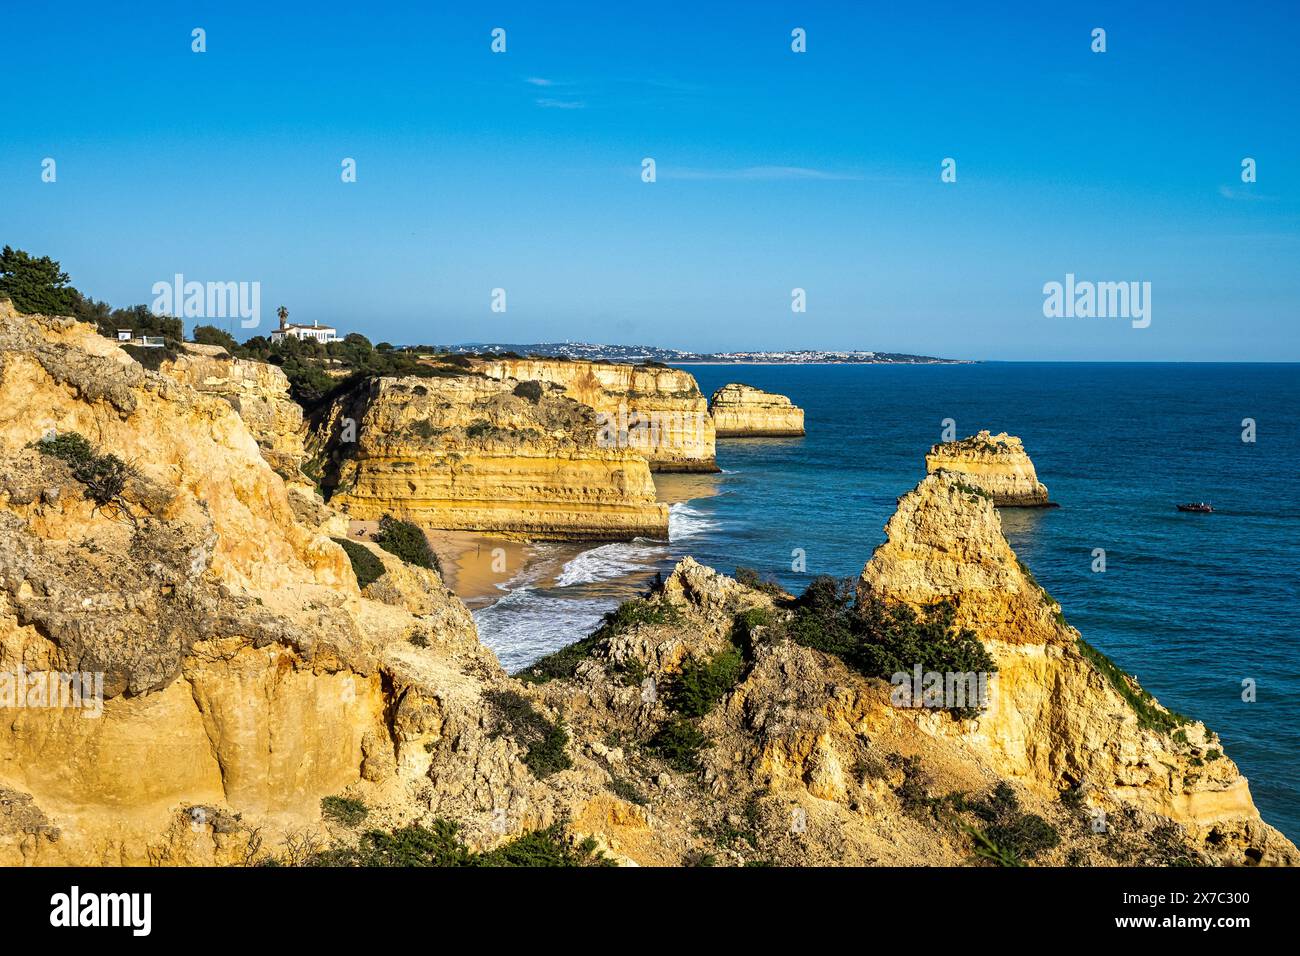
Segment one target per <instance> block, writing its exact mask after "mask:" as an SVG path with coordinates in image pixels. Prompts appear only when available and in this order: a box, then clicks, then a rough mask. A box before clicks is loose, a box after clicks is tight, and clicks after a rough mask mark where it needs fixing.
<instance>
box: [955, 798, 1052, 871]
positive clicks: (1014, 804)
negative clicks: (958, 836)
mask: <svg viewBox="0 0 1300 956" xmlns="http://www.w3.org/2000/svg"><path fill="white" fill-rule="evenodd" d="M968 809H970V811H971V812H972V813H973V814H974V815H975V816H976V817H978V818H979V819H980V820H982V821H983V822H984V824H985V826H984V828H983V829H982V830H976V829H974V828H967V832H968V833H970V834H971V835H972V837H974V839H975V854H976V855H977V856H980V857H982V858H984V859H987V860H990V861H991V862H994V863H997V864H999V865H1001V866H1018V865H1022V863H1023V861H1025V860H1032V859H1033V858H1034V857H1036V856H1038V855H1039V854H1040V853H1042V852H1044V851H1045V850H1050V849H1051V848H1052V847H1054V846H1056V845H1057V844H1058V843H1060V842H1061V837H1060V834H1059V833H1057V831H1056V828H1055V827H1054V826H1052V825H1051V824H1050V823H1048V822H1047V821H1046V820H1044V819H1043V818H1042V817H1040V816H1038V815H1037V814H1033V813H1025V812H1024V811H1022V810H1021V809H1020V799H1019V798H1018V797H1017V796H1016V792H1015V791H1014V790H1012V789H1011V787H1010V785H1008V784H1007V783H1006V782H1005V781H1003V782H1000V783H999V784H998V785H997V786H996V787H994V788H993V792H992V793H990V794H989V796H988V797H986V798H984V799H983V800H977V801H974V802H971V803H969V804H968Z"/></svg>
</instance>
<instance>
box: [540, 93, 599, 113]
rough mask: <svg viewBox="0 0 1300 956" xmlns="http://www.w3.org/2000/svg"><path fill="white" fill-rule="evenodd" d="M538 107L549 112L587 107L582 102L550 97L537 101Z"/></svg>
mask: <svg viewBox="0 0 1300 956" xmlns="http://www.w3.org/2000/svg"><path fill="white" fill-rule="evenodd" d="M537 105H538V106H540V107H541V108H542V109H548V110H580V109H585V108H586V106H587V104H586V103H584V102H582V100H557V99H553V98H551V97H549V96H544V97H542V98H541V99H539V100H537Z"/></svg>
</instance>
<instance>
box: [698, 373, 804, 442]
mask: <svg viewBox="0 0 1300 956" xmlns="http://www.w3.org/2000/svg"><path fill="white" fill-rule="evenodd" d="M709 414H711V415H712V416H713V424H714V426H715V427H716V428H717V431H718V437H719V438H746V437H748V438H762V437H789V436H798V435H802V434H803V433H804V430H803V409H802V408H800V407H798V406H797V405H795V404H794V403H793V402H791V401H790V399H788V398H786V397H785V396H784V395H776V394H774V393H772V392H765V391H763V390H762V389H760V388H754V387H753V386H750V385H741V384H738V383H732V384H730V385H724V386H722V388H720V389H718V390H717V391H716V392H714V393H713V398H711V399H710V400H709Z"/></svg>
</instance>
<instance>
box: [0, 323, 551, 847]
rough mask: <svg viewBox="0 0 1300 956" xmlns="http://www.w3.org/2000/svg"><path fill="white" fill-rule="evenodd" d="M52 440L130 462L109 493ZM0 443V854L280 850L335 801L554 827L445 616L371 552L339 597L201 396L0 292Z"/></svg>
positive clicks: (447, 596) (325, 829)
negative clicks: (363, 575)
mask: <svg viewBox="0 0 1300 956" xmlns="http://www.w3.org/2000/svg"><path fill="white" fill-rule="evenodd" d="M73 434H76V435H80V436H83V437H84V438H86V439H87V440H88V441H89V442H90V443H91V446H92V447H93V449H94V453H95V454H96V455H103V456H106V455H109V454H112V455H115V456H118V457H119V458H120V459H121V460H123V461H125V462H126V463H127V464H128V466H129V468H128V471H127V478H126V481H125V483H124V485H123V486H122V488H121V490H120V492H119V493H116V494H114V495H113V496H112V498H111V500H105V501H104V502H103V503H101V502H100V501H99V500H98V499H97V498H95V497H94V496H93V495H92V486H91V485H88V484H87V483H86V480H87V478H91V477H93V474H92V472H91V471H88V470H85V469H82V468H76V469H74V468H73V467H72V464H71V463H70V462H69V461H67V460H65V459H64V458H61V457H59V456H58V455H56V454H53V453H50V452H49V451H48V449H50V448H54V447H58V446H54V445H43V444H42V442H43V441H44V440H45V439H48V438H52V437H54V436H62V437H63V438H65V439H66V438H69V437H70V436H72V435H73ZM43 449H44V450H43ZM0 452H2V453H3V458H2V459H0V461H2V465H0V676H2V677H3V681H0V684H2V686H3V687H4V688H7V691H6V692H5V693H4V694H0V698H2V699H0V707H3V714H4V724H3V727H0V791H3V792H4V793H5V794H7V797H6V799H5V806H6V808H7V810H6V812H4V813H2V814H0V863H6V864H15V863H34V864H96V863H111V864H118V865H121V864H128V865H129V864H146V863H207V864H211V863H240V862H250V861H254V860H256V859H261V858H264V857H265V856H267V855H273V856H283V854H284V853H285V852H286V851H285V849H284V848H285V847H286V846H296V847H298V848H299V850H301V848H302V847H303V846H306V845H324V844H326V843H328V842H329V841H330V839H331V831H330V829H329V825H328V824H327V823H325V822H323V821H322V819H321V809H320V807H321V799H322V798H323V797H325V796H328V795H334V794H339V793H343V792H347V793H349V794H351V795H353V796H356V797H358V798H362V799H364V801H365V803H366V804H367V805H368V806H369V807H371V808H372V810H371V812H372V814H373V817H372V819H373V820H374V822H376V823H379V824H382V823H383V822H384V821H385V820H386V819H392V820H401V821H410V820H412V819H417V818H423V819H426V820H427V819H428V818H429V816H430V815H431V814H434V813H437V814H438V815H441V816H447V817H449V818H452V819H456V820H457V821H458V822H460V823H461V824H462V825H463V827H464V832H465V835H466V838H467V839H470V840H473V841H477V842H483V841H487V842H498V841H500V840H502V839H505V838H507V837H508V836H510V835H511V834H514V833H518V832H521V830H523V829H525V828H529V827H531V826H535V825H546V824H547V823H549V822H550V821H551V820H553V819H554V818H555V815H556V810H555V807H556V798H555V796H554V794H553V793H552V792H551V791H549V790H545V789H543V788H541V787H540V784H539V783H538V781H536V780H533V779H532V778H531V776H530V774H529V773H528V771H527V768H526V767H524V765H523V764H522V763H521V762H520V757H521V754H522V753H523V751H522V750H521V749H520V747H519V746H518V745H517V744H515V743H514V742H512V741H510V740H507V739H504V738H502V737H500V735H499V734H496V731H495V729H494V727H495V725H494V723H493V717H492V713H491V709H490V708H489V707H487V706H486V705H485V701H486V700H487V699H488V696H489V695H490V694H491V693H493V692H494V690H496V689H498V688H501V687H505V686H509V683H510V682H509V680H508V678H506V676H505V675H504V673H502V672H501V669H500V667H499V665H498V664H497V663H496V660H495V658H494V657H493V656H492V655H491V653H490V652H488V651H486V650H485V649H484V648H483V647H482V646H481V645H480V644H479V643H478V641H477V638H476V635H475V632H474V627H473V623H472V620H471V618H470V617H469V614H468V611H466V609H465V607H464V605H463V604H461V603H460V602H459V601H458V600H457V599H456V598H455V597H454V596H453V595H451V593H450V592H448V591H447V590H446V588H445V587H443V586H442V585H441V582H440V581H439V580H438V579H437V575H436V574H433V573H431V572H427V571H421V570H419V569H413V568H406V567H405V566H394V565H393V560H394V559H392V558H391V556H383V557H381V560H383V562H384V566H385V568H386V571H385V573H384V574H383V575H382V576H381V577H380V578H379V580H378V581H376V582H375V583H374V584H372V585H370V587H369V588H368V589H367V592H368V593H367V595H364V596H363V595H362V594H361V593H360V592H359V591H358V589H357V583H356V578H355V576H354V573H353V570H352V567H351V565H350V563H349V560H348V558H347V557H346V555H345V553H344V551H343V550H342V549H341V548H340V547H339V546H338V545H336V544H335V543H333V542H332V541H330V540H329V539H328V538H327V537H325V536H324V535H322V534H320V533H319V532H318V531H317V530H315V527H313V526H312V525H309V524H304V523H302V522H301V521H300V520H299V518H298V515H297V513H296V510H295V506H294V504H293V503H292V502H291V500H290V497H289V493H288V492H287V491H286V488H285V484H284V481H283V480H282V479H281V478H280V477H279V476H278V475H276V474H275V473H274V472H273V471H272V470H271V469H270V467H269V466H268V465H267V463H266V461H265V460H264V459H263V457H262V454H261V449H260V448H259V446H258V444H257V442H256V441H255V440H254V438H253V435H252V434H251V433H250V431H249V429H248V426H247V425H246V423H245V422H244V420H243V419H241V417H240V416H239V415H238V414H236V412H235V410H234V409H233V408H232V407H231V404H230V403H229V402H227V401H226V400H225V399H224V398H218V397H216V396H213V395H211V394H205V393H204V392H202V391H199V390H196V389H195V388H193V387H191V386H189V385H186V384H182V383H181V382H179V381H177V380H176V379H174V378H172V377H169V376H167V375H163V374H161V373H157V372H152V371H148V370H146V369H144V368H142V367H141V366H140V365H139V364H137V363H136V362H135V361H133V360H132V359H131V358H129V357H128V355H127V354H126V353H125V352H123V351H122V350H121V349H119V348H118V347H117V346H116V345H115V344H114V343H113V342H112V341H110V340H108V339H105V338H102V337H100V336H99V335H97V334H96V333H95V331H94V328H93V327H92V326H87V325H81V324H78V323H75V322H73V321H72V320H70V319H60V318H47V317H42V316H18V315H16V314H14V312H13V311H12V308H11V307H9V305H8V303H7V302H0ZM96 460H97V461H98V460H103V459H96ZM320 507H322V508H323V507H324V506H320ZM318 517H321V520H320V522H319V524H320V525H325V524H329V523H330V519H326V518H324V517H322V516H318ZM74 675H85V677H86V682H85V683H84V685H83V684H81V683H78V684H77V685H76V688H77V690H76V693H75V694H74V693H72V687H73V685H72V684H71V680H72V679H73V677H74ZM37 678H40V679H37ZM46 678H52V679H53V680H54V683H53V684H51V683H50V681H49V680H47V679H46ZM20 679H21V680H23V681H24V684H19V685H17V686H20V687H24V688H25V689H26V693H25V694H24V693H22V692H21V691H20V692H19V695H20V696H18V697H15V696H14V688H15V683H16V682H17V681H19V680H20ZM27 681H30V683H31V686H30V688H26V687H25V684H26V682H27ZM49 687H54V688H60V687H61V688H63V689H62V690H60V691H59V692H58V693H59V697H58V699H57V700H56V699H55V697H54V696H53V692H52V691H49V690H48V688H49ZM38 688H46V690H41V691H40V693H39V694H38V693H37V690H38ZM494 734H496V735H495V736H494ZM506 807H508V808H509V809H510V816H509V817H508V818H507V819H500V818H499V817H498V815H497V814H496V811H497V810H498V809H499V808H506Z"/></svg>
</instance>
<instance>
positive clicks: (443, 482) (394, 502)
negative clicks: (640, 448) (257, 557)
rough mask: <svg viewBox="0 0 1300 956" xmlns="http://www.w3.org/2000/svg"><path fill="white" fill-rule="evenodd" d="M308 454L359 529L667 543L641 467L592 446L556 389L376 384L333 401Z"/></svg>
mask: <svg viewBox="0 0 1300 956" xmlns="http://www.w3.org/2000/svg"><path fill="white" fill-rule="evenodd" d="M312 443H313V447H314V449H316V450H317V452H318V455H319V457H320V460H322V461H323V462H324V465H323V469H324V472H325V475H326V478H325V482H326V487H327V490H329V491H331V493H332V494H331V498H330V503H331V504H333V505H335V506H336V507H338V508H340V509H343V510H345V511H347V512H348V514H350V515H352V516H353V517H356V518H379V517H381V516H382V515H385V514H390V515H394V516H396V517H402V518H406V519H409V520H411V521H414V522H415V523H417V524H420V525H422V526H424V527H429V528H445V529H457V530H472V531H483V532H490V533H493V534H500V535H508V536H512V537H524V538H537V539H596V540H601V539H607V540H628V539H631V538H634V537H638V536H640V537H650V538H658V539H667V537H668V511H667V506H665V505H662V504H659V503H657V502H656V501H655V488H654V482H653V480H652V479H651V477H650V470H649V467H648V466H647V464H646V460H645V458H644V457H642V456H641V455H640V454H638V453H637V452H636V451H634V450H632V449H628V448H618V447H610V446H609V444H608V443H605V442H602V441H600V440H599V435H598V428H597V425H596V422H595V414H594V412H593V411H592V409H591V408H589V407H588V406H586V405H584V404H581V403H579V402H576V401H574V400H573V399H571V398H569V397H568V396H567V395H566V394H565V392H564V391H563V390H562V389H560V388H558V387H554V386H542V385H537V384H535V383H534V385H533V387H532V388H531V389H530V388H521V387H520V383H517V382H514V381H510V380H506V381H502V380H498V379H495V378H490V377H487V376H484V375H474V374H469V375H456V376H446V377H435V378H417V377H409V378H401V379H396V378H380V379H372V380H370V381H368V382H363V383H362V384H360V385H358V386H357V387H356V388H355V389H353V390H352V391H351V392H349V393H347V394H346V395H343V396H341V397H340V398H338V399H337V400H336V401H335V402H334V403H333V404H332V405H331V406H330V407H329V408H328V409H327V410H326V411H325V412H324V414H323V415H322V416H321V417H320V419H319V421H318V422H317V423H316V426H315V428H314V430H313V438H312Z"/></svg>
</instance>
